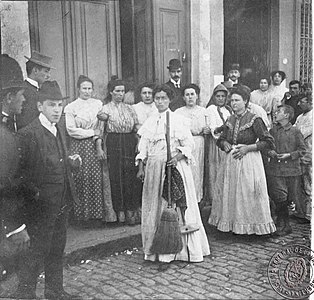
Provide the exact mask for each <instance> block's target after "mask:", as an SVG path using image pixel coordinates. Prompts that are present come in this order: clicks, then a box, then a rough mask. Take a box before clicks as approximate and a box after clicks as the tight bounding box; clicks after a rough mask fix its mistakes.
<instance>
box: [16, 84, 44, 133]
mask: <svg viewBox="0 0 314 300" xmlns="http://www.w3.org/2000/svg"><path fill="white" fill-rule="evenodd" d="M25 84H26V88H25V91H24V94H23V95H24V97H25V102H24V103H23V110H22V113H21V114H20V115H18V116H16V123H17V129H18V130H19V129H21V128H23V127H25V126H26V125H28V124H29V123H31V122H32V121H33V120H34V119H35V118H36V117H38V116H39V111H38V109H37V101H38V90H37V88H36V87H35V86H33V85H31V84H30V83H29V82H28V81H26V80H25Z"/></svg>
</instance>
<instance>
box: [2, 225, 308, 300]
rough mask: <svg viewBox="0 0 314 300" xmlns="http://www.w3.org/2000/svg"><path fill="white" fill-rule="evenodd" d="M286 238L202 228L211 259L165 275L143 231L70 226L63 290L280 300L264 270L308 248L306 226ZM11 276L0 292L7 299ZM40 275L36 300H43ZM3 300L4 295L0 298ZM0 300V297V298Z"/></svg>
mask: <svg viewBox="0 0 314 300" xmlns="http://www.w3.org/2000/svg"><path fill="white" fill-rule="evenodd" d="M291 223H292V229H293V233H292V234H290V235H287V236H285V237H280V238H276V237H263V236H254V235H253V236H239V235H234V234H232V233H222V232H220V231H218V230H217V229H215V228H214V227H213V226H209V225H208V226H206V231H207V236H208V240H209V244H210V248H211V255H210V256H208V257H205V259H204V262H202V263H194V264H193V263H192V264H189V263H186V262H174V263H172V264H171V267H170V268H169V269H168V270H167V271H165V272H158V270H157V267H158V266H157V265H156V264H154V263H150V262H145V261H144V260H143V252H142V249H141V245H142V241H141V232H140V230H141V226H140V225H136V226H121V227H115V228H108V227H104V228H97V229H83V228H78V227H70V228H69V230H68V242H67V246H66V250H65V252H66V254H65V268H64V284H65V289H66V290H67V291H68V292H70V293H73V294H77V295H80V296H82V297H83V299H84V300H85V299H86V300H92V299H101V300H102V299H108V300H109V299H110V300H111V299H153V298H157V299H283V298H281V297H280V296H279V295H278V294H276V292H275V291H274V290H273V289H272V287H271V286H270V284H269V282H268V278H267V265H268V263H269V260H270V258H271V256H272V255H273V254H274V253H275V251H277V250H282V249H284V248H285V247H287V246H289V245H296V244H298V245H304V246H307V247H309V246H310V225H309V224H298V222H296V221H295V220H292V221H291ZM16 284H17V278H16V277H12V278H10V280H8V282H7V283H6V285H3V284H2V283H1V282H0V292H1V289H2V290H3V289H6V292H7V293H9V294H11V292H12V291H14V289H15V287H16ZM43 293H44V274H42V275H41V276H40V278H39V284H38V289H37V296H39V297H40V298H41V299H43V298H44V297H43ZM2 297H3V295H2ZM0 298H1V293H0Z"/></svg>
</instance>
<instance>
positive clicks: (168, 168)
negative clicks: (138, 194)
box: [166, 111, 172, 207]
mask: <svg viewBox="0 0 314 300" xmlns="http://www.w3.org/2000/svg"><path fill="white" fill-rule="evenodd" d="M166 144H167V162H168V161H170V160H171V150H170V118H169V111H167V112H166ZM167 180H168V207H172V202H171V166H167Z"/></svg>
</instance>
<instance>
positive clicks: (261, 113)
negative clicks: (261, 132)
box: [247, 102, 272, 130]
mask: <svg viewBox="0 0 314 300" xmlns="http://www.w3.org/2000/svg"><path fill="white" fill-rule="evenodd" d="M247 108H248V111H249V112H251V113H252V114H255V115H257V116H258V117H260V118H261V119H262V120H263V122H264V124H265V126H266V128H267V130H269V129H270V128H271V124H272V123H271V121H269V119H268V116H267V113H266V111H265V110H264V109H263V108H262V107H261V106H259V105H257V104H255V103H251V102H249V104H248V107H247Z"/></svg>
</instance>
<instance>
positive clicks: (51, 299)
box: [45, 290, 83, 300]
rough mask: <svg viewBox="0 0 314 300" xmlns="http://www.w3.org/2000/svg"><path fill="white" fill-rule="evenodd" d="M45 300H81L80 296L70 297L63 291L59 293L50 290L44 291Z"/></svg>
mask: <svg viewBox="0 0 314 300" xmlns="http://www.w3.org/2000/svg"><path fill="white" fill-rule="evenodd" d="M45 298H46V299H48V300H81V299H83V298H81V297H80V296H77V295H71V294H69V293H67V292H66V291H65V290H61V291H52V290H45Z"/></svg>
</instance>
